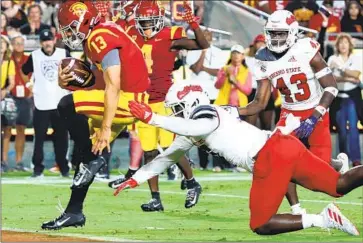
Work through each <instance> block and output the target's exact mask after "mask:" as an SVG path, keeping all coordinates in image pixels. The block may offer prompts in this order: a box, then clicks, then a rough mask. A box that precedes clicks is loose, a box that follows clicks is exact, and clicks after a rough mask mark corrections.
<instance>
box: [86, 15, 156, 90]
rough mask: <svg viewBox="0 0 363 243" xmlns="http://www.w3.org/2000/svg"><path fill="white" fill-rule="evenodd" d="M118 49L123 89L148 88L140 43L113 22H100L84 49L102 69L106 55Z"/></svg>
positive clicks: (148, 81)
mask: <svg viewBox="0 0 363 243" xmlns="http://www.w3.org/2000/svg"><path fill="white" fill-rule="evenodd" d="M114 49H117V50H118V51H119V54H120V63H121V87H120V88H121V90H122V91H125V92H134V93H141V92H144V91H146V90H147V89H148V87H149V85H150V80H149V77H148V71H147V67H146V64H145V61H144V57H143V55H142V52H141V50H140V48H139V47H138V45H137V44H136V43H135V41H134V40H132V39H131V38H130V36H128V35H127V34H126V32H125V31H124V30H123V29H122V28H121V27H120V26H118V25H117V24H115V23H113V22H106V23H101V24H98V25H97V26H96V27H95V28H94V29H93V30H92V32H91V34H90V35H89V37H88V38H87V42H86V43H85V45H84V50H85V53H86V55H87V57H88V58H89V59H90V60H91V61H92V63H93V64H95V65H96V66H97V68H98V69H99V70H102V68H101V63H102V60H103V58H104V56H105V55H106V54H107V53H108V52H109V51H111V50H114Z"/></svg>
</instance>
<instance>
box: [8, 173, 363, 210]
mask: <svg viewBox="0 0 363 243" xmlns="http://www.w3.org/2000/svg"><path fill="white" fill-rule="evenodd" d="M239 177H241V176H239ZM202 178H204V179H205V181H208V180H209V179H212V178H213V177H201V178H200V179H202ZM226 178H229V177H228V176H226V177H223V180H224V179H226ZM231 178H237V177H234V176H232V177H231ZM200 179H199V178H198V181H202V180H200ZM214 179H215V178H214ZM234 180H235V179H232V180H231V181H234ZM238 180H248V178H247V177H246V176H244V177H243V176H242V177H241V178H239V179H238ZM172 182H174V181H172ZM64 183H67V184H68V185H64ZM2 184H10V185H16V184H32V185H36V186H49V187H68V188H69V187H70V184H71V180H64V179H59V180H54V179H53V180H46V179H41V180H24V179H23V180H21V179H10V178H7V179H6V180H4V178H3V179H2ZM100 184H101V183H100V182H98V183H96V184H95V185H93V186H92V189H96V190H108V191H110V195H112V190H111V189H110V188H108V187H107V186H102V187H100V186H96V185H100ZM128 191H130V192H149V189H132V190H128ZM162 193H164V194H175V195H185V192H176V191H162ZM202 196H209V197H223V198H240V199H249V196H241V195H233V194H219V193H202ZM300 201H301V202H310V203H324V204H326V203H331V202H332V201H334V202H335V203H337V204H342V205H352V206H360V207H362V206H363V203H362V202H351V201H339V200H338V201H335V200H334V198H332V200H310V199H300Z"/></svg>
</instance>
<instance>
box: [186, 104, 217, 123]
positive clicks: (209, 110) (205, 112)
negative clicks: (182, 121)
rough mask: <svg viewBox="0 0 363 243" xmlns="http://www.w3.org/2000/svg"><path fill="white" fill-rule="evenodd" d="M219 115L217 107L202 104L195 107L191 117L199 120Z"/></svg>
mask: <svg viewBox="0 0 363 243" xmlns="http://www.w3.org/2000/svg"><path fill="white" fill-rule="evenodd" d="M214 117H218V112H217V110H216V108H215V107H213V106H210V105H201V106H198V107H197V108H195V109H194V111H193V112H192V114H190V117H189V118H190V119H193V120H197V119H200V118H210V119H212V118H214Z"/></svg>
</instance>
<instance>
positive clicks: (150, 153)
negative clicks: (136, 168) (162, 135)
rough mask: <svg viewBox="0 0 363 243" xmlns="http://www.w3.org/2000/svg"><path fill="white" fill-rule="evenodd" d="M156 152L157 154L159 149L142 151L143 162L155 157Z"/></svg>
mask: <svg viewBox="0 0 363 243" xmlns="http://www.w3.org/2000/svg"><path fill="white" fill-rule="evenodd" d="M158 154H159V151H158V150H157V149H155V150H151V151H146V152H144V160H145V164H147V163H149V162H151V161H152V160H153V159H155V157H156V156H158Z"/></svg>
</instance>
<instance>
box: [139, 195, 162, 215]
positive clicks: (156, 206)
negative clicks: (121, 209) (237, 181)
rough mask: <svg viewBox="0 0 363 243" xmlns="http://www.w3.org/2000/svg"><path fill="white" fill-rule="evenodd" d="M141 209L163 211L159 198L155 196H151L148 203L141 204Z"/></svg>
mask: <svg viewBox="0 0 363 243" xmlns="http://www.w3.org/2000/svg"><path fill="white" fill-rule="evenodd" d="M141 209H142V211H144V212H158V211H164V207H163V205H162V204H161V200H160V199H156V198H152V199H151V200H150V201H149V202H148V203H145V204H142V205H141Z"/></svg>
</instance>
